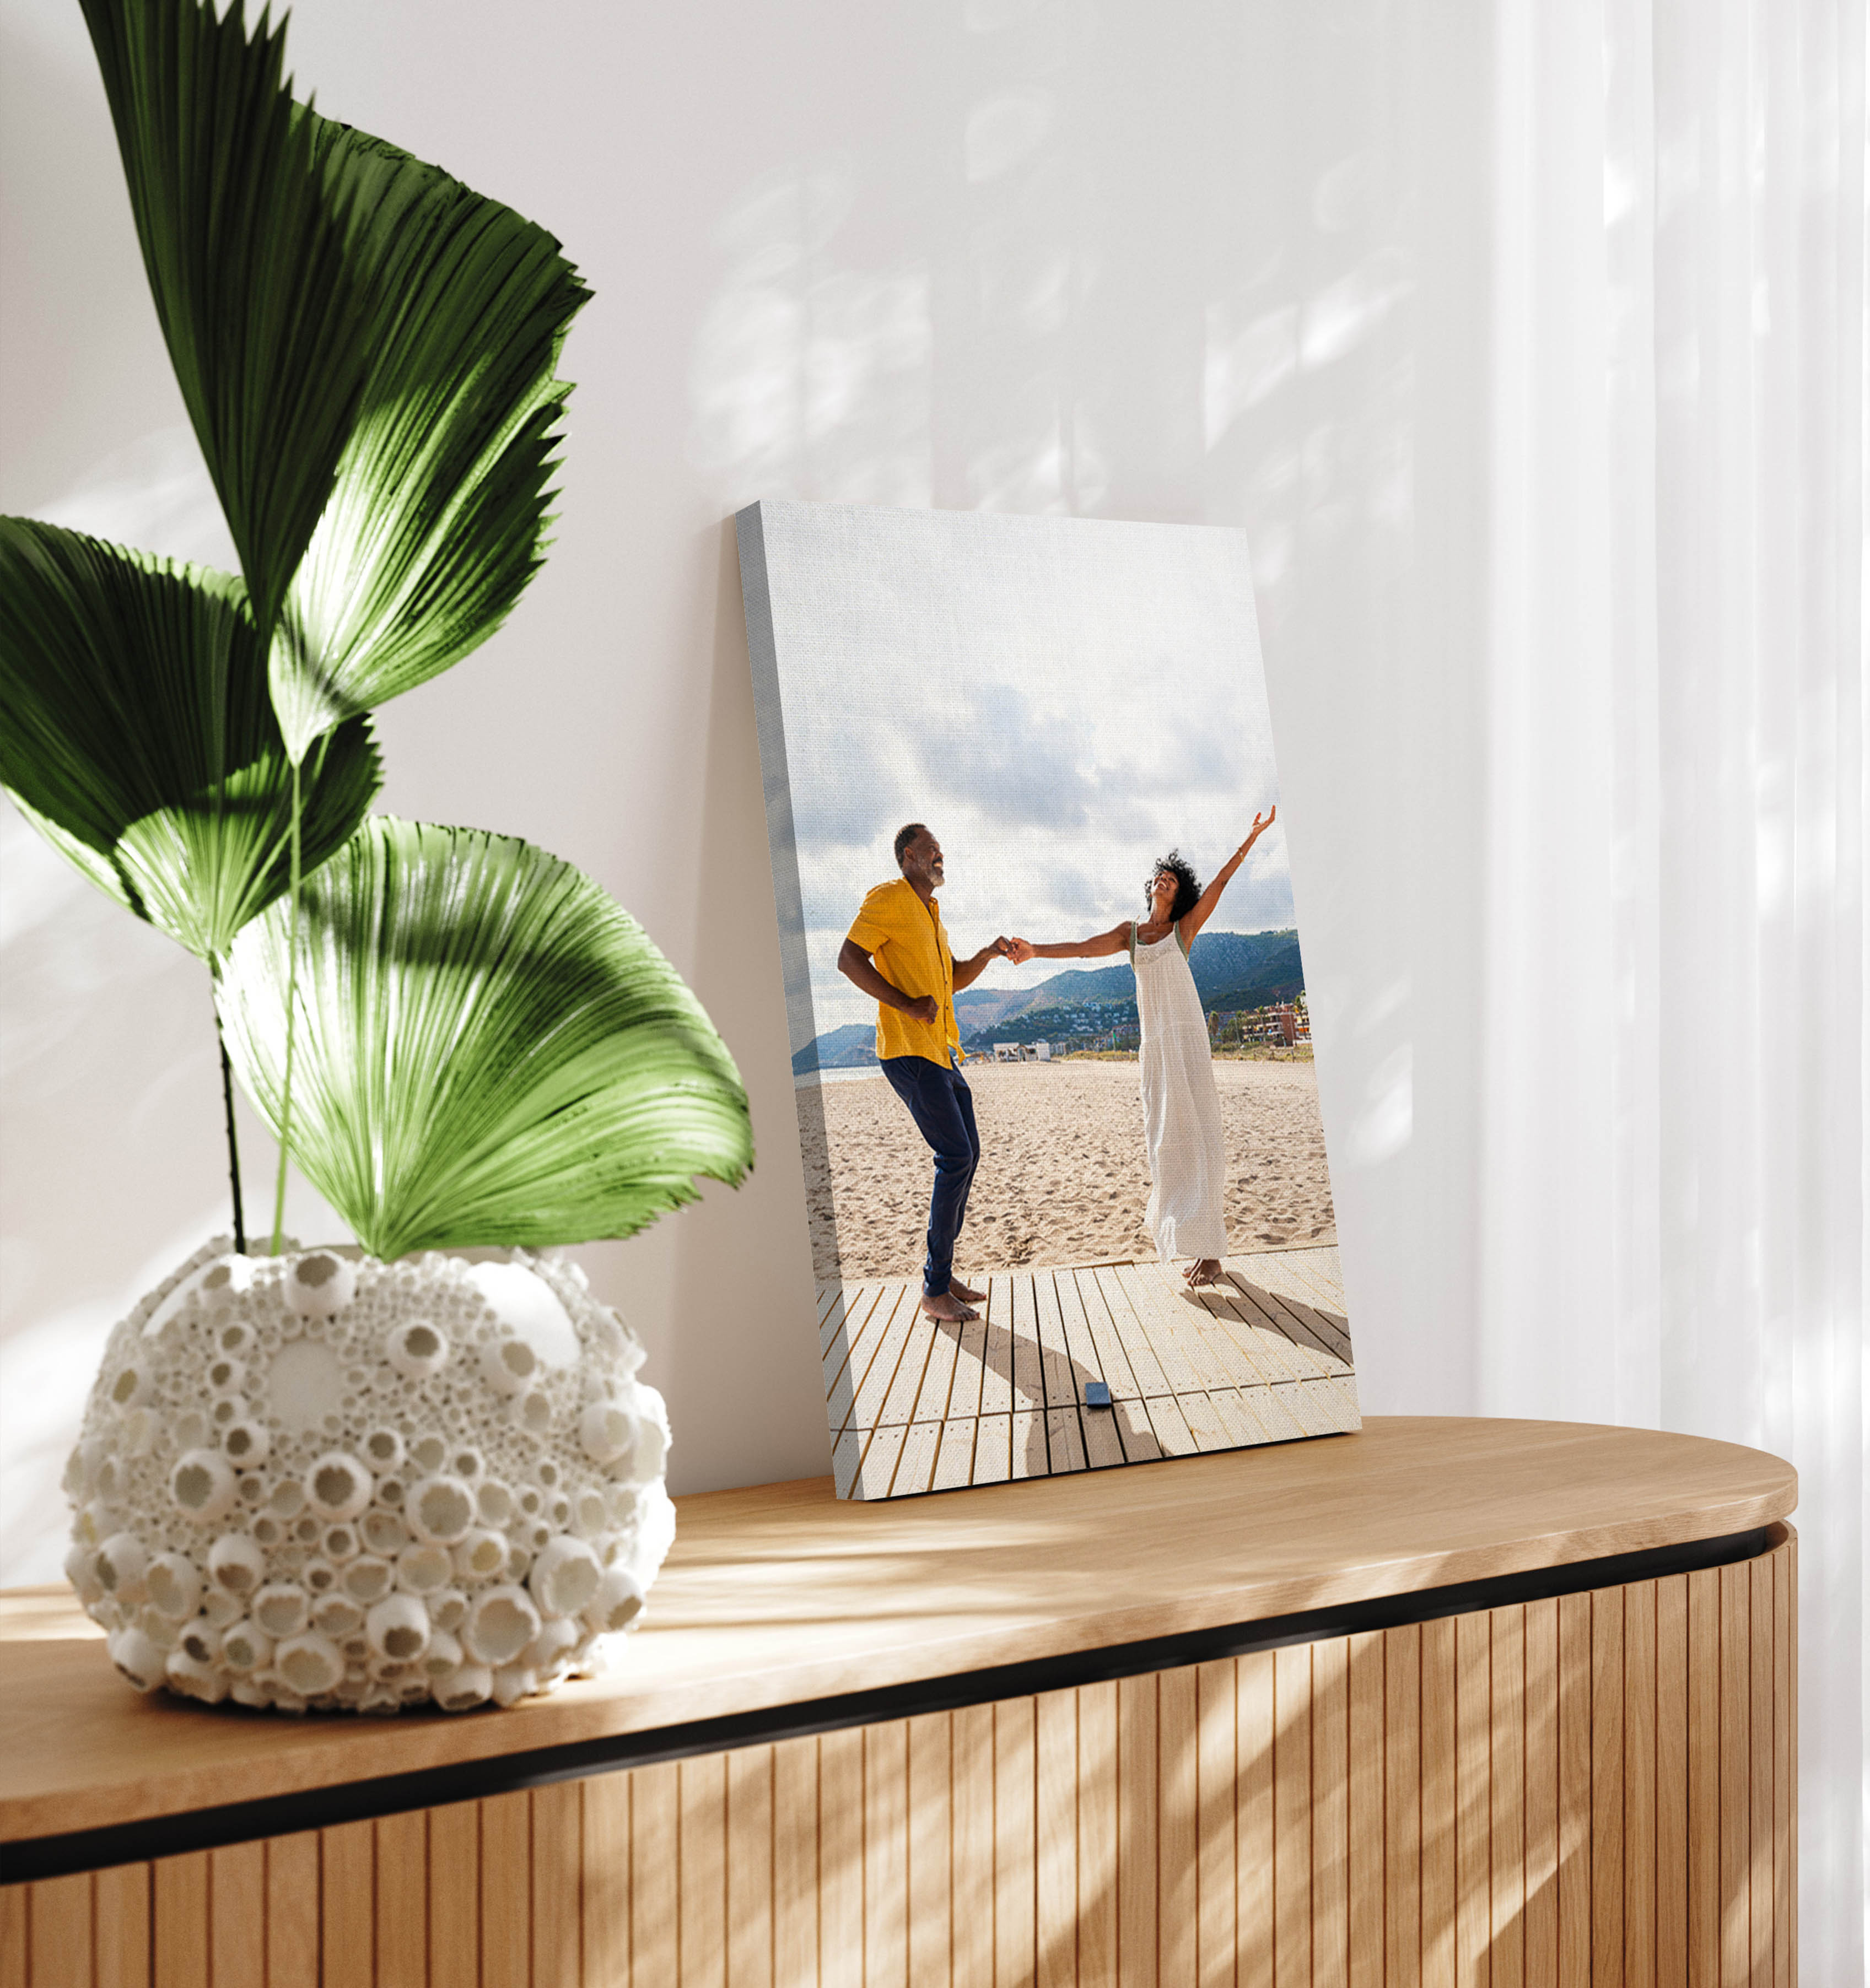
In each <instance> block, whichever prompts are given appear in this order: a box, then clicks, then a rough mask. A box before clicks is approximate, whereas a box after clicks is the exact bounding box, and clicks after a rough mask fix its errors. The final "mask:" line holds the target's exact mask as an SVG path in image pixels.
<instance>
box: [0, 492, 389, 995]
mask: <svg viewBox="0 0 1870 1988" xmlns="http://www.w3.org/2000/svg"><path fill="white" fill-rule="evenodd" d="M301 779H302V782H303V791H304V816H303V821H302V823H301V834H302V838H303V860H304V863H305V864H306V866H307V867H308V868H309V867H313V866H314V865H316V864H319V863H322V862H323V861H324V860H325V858H326V857H327V856H329V855H330V854H331V853H332V851H333V850H335V849H337V848H338V847H340V846H341V845H342V844H344V842H345V841H346V840H347V839H348V838H349V837H350V836H351V833H352V832H353V831H354V830H355V828H356V827H357V823H359V822H360V821H361V820H362V819H363V817H364V811H365V810H367V809H368V807H369V806H370V803H371V799H372V797H373V796H374V794H375V793H376V791H377V788H378V784H379V783H380V779H381V775H380V773H379V769H378V762H377V752H376V747H375V745H374V742H372V740H371V735H370V730H369V726H368V722H366V721H364V720H363V719H354V720H352V721H351V722H350V723H349V724H347V725H344V726H343V727H342V728H341V729H339V730H338V731H337V732H334V733H332V734H331V735H330V737H329V738H328V739H326V740H324V742H323V743H322V745H321V748H320V750H319V751H318V752H315V753H314V754H313V756H312V757H311V758H310V760H308V761H307V764H306V766H305V767H304V769H303V773H302V776H301ZM0 784H4V785H5V786H6V788H7V789H8V791H9V792H10V793H12V796H13V797H14V799H15V800H16V801H17V802H18V803H19V805H20V807H21V810H22V812H23V813H25V814H26V815H27V816H28V817H29V819H30V820H32V821H33V822H34V823H36V825H37V826H38V827H39V828H40V829H41V830H42V831H43V832H44V833H45V834H46V837H47V838H48V839H49V840H50V841H51V842H52V843H53V844H54V845H55V846H56V847H57V848H59V850H62V851H63V853H64V854H66V856H68V857H69V858H70V859H71V860H72V861H73V863H75V864H76V865H77V866H78V867H79V868H80V870H82V871H83V872H84V874H86V876H87V877H90V879H91V881H92V882H93V883H94V884H97V886H98V887H100V889H102V890H104V891H108V892H109V893H110V895H111V896H112V897H113V898H116V899H117V901H119V902H120V903H121V904H126V905H127V906H128V907H129V908H130V910H131V911H134V912H135V913H136V914H137V916H138V917H140V918H147V920H148V921H150V923H151V924H152V925H156V926H158V927H160V928H161V930H163V931H166V932H167V933H168V935H170V937H171V938H175V939H178V940H180V941H181V943H182V944H183V945H185V946H186V947H187V948H188V950H189V951H190V952H193V953H196V954H198V955H200V956H201V957H202V958H204V959H208V960H211V961H212V960H218V959H219V958H221V957H222V955H225V952H226V951H227V948H228V947H229V945H230V944H231V943H232V940H233V937H234V935H235V932H236V931H239V929H240V928H241V926H242V925H245V924H246V922H247V921H248V920H249V919H250V918H253V917H255V916H256V915H258V914H259V912H261V911H264V910H265V909H266V907H267V905H269V904H271V903H272V902H273V901H274V900H275V899H276V898H278V897H279V895H280V894H282V893H283V891H285V890H286V887H287V884H288V882H289V880H290V837H291V825H292V800H293V769H292V764H291V762H290V760H289V759H287V757H286V749H285V742H284V740H283V739H282V738H281V737H280V735H279V725H278V722H277V720H276V718H274V716H273V706H272V703H271V701H270V699H269V696H268V695H267V685H266V664H265V658H264V651H263V647H262V645H261V643H260V641H259V634H258V631H256V629H255V627H254V625H253V618H252V614H251V613H250V612H249V608H248V605H247V598H246V589H245V588H244V587H242V584H241V583H240V582H239V580H237V579H235V577H233V576H232V575H231V574H228V573H215V572H212V571H210V570H208V569H206V568H205V567H199V566H185V565H182V564H181V563H178V562H175V561H171V560H162V559H158V558H157V557H156V556H154V554H153V553H135V552H127V551H125V550H124V549H123V548H121V547H120V546H110V545H106V544H105V543H103V541H102V540H100V539H92V538H86V536H83V534H82V533H81V532H68V531H65V530H63V529H60V528H59V527H58V526H54V525H46V524H41V523H39V522H37V521H36V520H34V519H26V518H0Z"/></svg>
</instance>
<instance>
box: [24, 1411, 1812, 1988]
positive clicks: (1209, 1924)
mask: <svg viewBox="0 0 1870 1988" xmlns="http://www.w3.org/2000/svg"><path fill="white" fill-rule="evenodd" d="M1796 1496H1797V1487H1796V1480H1795V1479H1794V1474H1793V1472H1792V1471H1791V1469H1790V1467H1789V1466H1787V1465H1786V1464H1784V1463H1783V1462H1780V1461H1778V1460H1777V1459H1774V1458H1772V1457H1769V1456H1766V1455H1761V1454H1760V1453H1759V1452H1756V1451H1752V1450H1746V1449H1739V1448H1736V1447H1735V1446H1733V1445H1728V1444H1723V1443H1716V1442H1707V1441H1704V1440H1701V1439H1696V1438H1692V1437H1686V1436H1675V1435H1659V1434H1656V1433H1653V1432H1645V1431H1639V1430H1631V1429H1618V1428H1596V1427H1588V1426H1583V1425H1567V1424H1559V1423H1543V1422H1505V1421H1466V1420H1453V1419H1439V1418H1372V1419H1371V1420H1370V1421H1369V1422H1367V1423H1366V1425H1365V1427H1364V1432H1363V1433H1362V1434H1360V1435H1350V1436H1335V1437H1330V1438H1326V1439H1320V1440H1318V1441H1315V1442H1302V1443H1293V1444H1289V1445H1281V1446H1279V1447H1276V1448H1271V1449H1256V1450H1246V1451H1234V1452H1224V1453H1221V1454H1217V1455H1207V1456H1198V1457H1191V1458H1187V1459H1181V1460H1179V1461H1177V1462H1170V1463H1164V1464H1160V1465H1152V1466H1148V1467H1147V1468H1137V1469H1123V1470H1113V1471H1107V1472H1094V1473H1091V1474H1089V1475H1086V1476H1073V1477H1070V1478H1065V1479H1048V1480H1042V1481H1035V1482H1031V1483H1015V1484H1008V1485H1004V1486H993V1487H987V1488H982V1489H975V1490H969V1491H962V1492H956V1493H947V1494H943V1495H941V1496H934V1497H929V1498H923V1499H906V1500H899V1501H893V1502H890V1503H880V1504H862V1503H849V1502H841V1501H839V1500H838V1499H835V1498H834V1497H833V1496H832V1495H831V1486H830V1483H829V1480H828V1479H810V1480H806V1481H804V1482H801V1483H793V1484H781V1485H772V1486H764V1487H761V1488H759V1489H750V1490H740V1491H729V1492H717V1493H710V1494H708V1495H706V1496H698V1497H693V1498H687V1499H682V1500H680V1501H679V1513H680V1528H679V1534H678V1538H677V1542H676V1547H675V1550H674V1552H673V1554H672V1555H671V1557H670V1560H669V1564H668V1567H666V1570H665V1571H664V1573H663V1574H662V1578H661V1580H660V1581H659V1583H658V1584H657V1586H656V1590H655V1591H654V1594H653V1596H652V1608H651V1612H650V1614H649V1617H648V1618H647V1619H646V1620H645V1625H644V1627H643V1628H642V1631H640V1632H639V1634H638V1635H635V1637H633V1638H630V1639H629V1640H628V1642H627V1643H626V1644H625V1645H624V1646H623V1649H622V1655H621V1656H620V1658H619V1661H618V1665H617V1667H616V1668H615V1671H614V1672H612V1673H611V1675H608V1676H606V1677H605V1678H602V1679H596V1680H593V1681H591V1682H587V1683H581V1684H577V1685H571V1686H568V1687H567V1688H566V1689H564V1690H562V1691H561V1692H558V1693H557V1694H556V1695H554V1696H552V1697H551V1698H549V1699H542V1700H539V1701H537V1702H531V1703H529V1704H527V1705H523V1706H520V1707H517V1708H516V1709H513V1710H512V1711H509V1712H493V1711H487V1712H476V1713H473V1714H470V1715H467V1716H463V1717H459V1718H454V1719H450V1718H448V1717H445V1716H442V1715H426V1716H405V1717H402V1718H400V1719H391V1720H363V1719H355V1718H337V1717H327V1718H310V1719H302V1720H297V1721H294V1720H290V1719H282V1718H280V1717H279V1716H275V1715H270V1714H256V1713H250V1712H242V1711H240V1710H238V1709H232V1708H229V1707H219V1708H216V1709H213V1710H208V1709H203V1708H201V1707H198V1706H190V1705H187V1704H185V1703H182V1702H178V1701H175V1700H173V1699H167V1698H164V1697H156V1698H151V1699H141V1698H138V1697H137V1696H135V1695H134V1693H132V1692H130V1690H129V1689H128V1688H127V1686H125V1685H124V1684H123V1683H122V1682H120V1680H118V1679H117V1678H116V1676H115V1675H114V1674H113V1672H111V1670H110V1666H109V1664H108V1662H107V1660H106V1658H105V1655H104V1651H103V1643H102V1641H101V1638H100V1637H99V1636H98V1635H97V1633H96V1631H94V1630H93V1628H92V1627H91V1625H90V1624H89V1623H88V1622H86V1621H84V1619H83V1617H82V1616H81V1615H80V1614H79V1613H78V1611H77V1609H76V1605H75V1604H74V1603H73V1600H72V1597H70V1596H69V1594H68V1593H64V1592H63V1591H51V1590H46V1591H29V1592H22V1593H17V1594H12V1595H9V1596H6V1597H0V1860H4V1862H3V1863H0V1878H5V1879H6V1880H8V1881H6V1882H5V1883H4V1884H3V1885H0V1988H25V1984H30V1988H53V1984H60V1988H62V1984H66V1983H73V1984H84V1988H91V1984H97V1988H115V1984H118V1983H137V1984H145V1983H149V1984H159V1988H171V1984H188V1988H197V1984H210V1983H211V1984H212V1988H231V1984H235V1983H255V1984H260V1983H266V1984H272V1985H273V1988H285V1984H305V1988H310V1984H313V1983H320V1982H322V1983H330V1984H334V1988H348V1984H351V1983H358V1984H364V1983H383V1984H386V1988H387V1985H388V1984H404V1983H408V1984H418V1983H419V1984H425V1988H427V1985H428V1984H432V1988H455V1984H461V1988H470V1985H471V1988H505V1984H509V1983H511V1984H531V1988H561V1984H571V1983H588V1984H591V1988H600V1984H601V1988H612V1984H618V1988H621V1984H625V1983H629V1984H632V1988H662V1984H670V1988H677V1984H679V1988H689V1984H692V1983H719V1984H735V1985H736V1988H737V1985H738V1984H741V1983H761V1984H773V1985H774V1988H793V1984H796V1983H823V1984H827V1988H828V1984H831V1983H852V1984H855V1983H863V1984H866V1988H874V1984H877V1983H903V1984H912V1985H913V1988H923V1984H926V1983H953V1984H955V1985H956V1988H974V1984H981V1988H990V1985H991V1984H1000V1983H1024V1982H1036V1983H1072V1982H1079V1981H1083V1982H1087V1983H1088V1982H1121V1983H1126V1984H1129V1983H1147V1984H1156V1983H1160V1984H1163V1988H1168V1984H1170V1983H1182V1982H1190V1983H1194V1982H1199V1983H1204V1984H1205V1983H1216V1982H1226V1983H1239V1984H1242V1988H1245V1985H1246V1984H1255V1988H1299V1984H1306V1988H1309V1985H1310V1984H1314V1983H1316V1984H1323V1983H1341V1984H1344V1985H1345V1988H1360V1984H1365V1983H1368V1984H1372V1988H1374V1984H1376V1983H1384V1984H1387V1985H1388V1988H1394V1984H1398V1983H1404V1984H1408V1988H1431V1984H1440V1983H1449V1984H1454V1983H1459V1984H1462V1988H1467V1984H1469V1983H1487V1984H1489V1988H1519V1984H1522V1983H1523V1984H1525V1988H1539V1984H1552V1988H1560V1984H1570V1983H1587V1982H1588V1983H1593V1984H1600V1985H1601V1984H1605V1983H1613V1984H1616V1988H1646V1984H1648V1983H1651V1982H1655V1983H1772V1984H1775V1988H1791V1984H1792V1983H1794V1981H1795V1980H1796V1978H1797V1950H1796V1937H1797V1932H1796V1923H1795V1916H1794V1900H1795V1897H1796V1884H1795V1882H1794V1875H1795V1859H1796V1854H1797V1832H1796V1824H1795V1813H1796V1799H1795V1797H1796V1783H1795V1779H1794V1746H1795V1740H1796V1732H1797V1695H1796V1682H1795V1680H1796V1629H1795V1624H1796V1615H1797V1611H1796V1605H1795V1604H1796V1568H1797V1561H1796V1554H1797V1546H1796V1542H1795V1541H1794V1538H1793V1537H1792V1535H1791V1533H1790V1530H1789V1529H1788V1528H1787V1526H1785V1525H1784V1523H1782V1521H1783V1520H1784V1518H1785V1517H1786V1516H1787V1514H1788V1513H1790V1511H1791V1510H1792V1508H1793V1506H1794V1502H1795V1499H1796Z"/></svg>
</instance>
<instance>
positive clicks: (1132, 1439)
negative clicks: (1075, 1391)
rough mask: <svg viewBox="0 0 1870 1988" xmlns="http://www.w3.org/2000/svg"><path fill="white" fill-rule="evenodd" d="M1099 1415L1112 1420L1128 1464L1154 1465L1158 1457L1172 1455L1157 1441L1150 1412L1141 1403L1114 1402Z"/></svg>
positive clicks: (1124, 1459)
mask: <svg viewBox="0 0 1870 1988" xmlns="http://www.w3.org/2000/svg"><path fill="white" fill-rule="evenodd" d="M1098 1413H1099V1416H1100V1417H1101V1416H1103V1415H1109V1418H1110V1425H1111V1427H1112V1428H1114V1429H1115V1430H1116V1439H1117V1441H1118V1442H1120V1443H1121V1444H1122V1445H1123V1461H1124V1462H1126V1463H1153V1462H1155V1461H1156V1459H1157V1458H1158V1457H1161V1456H1167V1455H1170V1453H1171V1452H1169V1451H1167V1450H1165V1449H1164V1448H1163V1446H1162V1445H1161V1444H1160V1442H1157V1439H1156V1431H1155V1429H1154V1427H1153V1425H1151V1423H1150V1418H1149V1415H1148V1412H1147V1410H1146V1409H1145V1408H1144V1407H1143V1404H1142V1403H1141V1402H1140V1401H1113V1402H1112V1403H1111V1405H1110V1406H1109V1408H1107V1409H1103V1408H1100V1409H1099V1411H1098Z"/></svg>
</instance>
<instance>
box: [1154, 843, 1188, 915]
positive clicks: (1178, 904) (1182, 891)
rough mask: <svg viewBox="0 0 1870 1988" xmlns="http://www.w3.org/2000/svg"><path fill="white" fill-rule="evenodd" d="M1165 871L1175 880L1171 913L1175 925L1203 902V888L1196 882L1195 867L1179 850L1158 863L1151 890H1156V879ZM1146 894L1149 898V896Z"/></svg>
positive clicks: (1173, 850) (1170, 853) (1172, 850)
mask: <svg viewBox="0 0 1870 1988" xmlns="http://www.w3.org/2000/svg"><path fill="white" fill-rule="evenodd" d="M1165 871H1166V872H1167V874H1169V875H1170V876H1171V877H1174V879H1175V903H1174V906H1173V907H1172V908H1171V909H1170V912H1169V918H1170V922H1171V923H1174V921H1176V920H1177V919H1180V918H1186V917H1187V915H1188V914H1189V913H1190V912H1191V911H1193V910H1194V908H1195V906H1196V905H1197V904H1198V903H1199V902H1200V901H1201V884H1199V882H1198V881H1197V880H1196V877H1195V874H1194V865H1193V864H1191V862H1190V861H1189V860H1188V859H1187V857H1185V856H1184V855H1183V854H1182V853H1181V850H1179V849H1171V850H1170V851H1169V853H1168V854H1167V856H1164V857H1161V858H1160V860H1158V861H1157V864H1156V867H1155V868H1154V870H1153V871H1150V890H1152V891H1153V890H1154V888H1155V885H1156V879H1157V877H1160V876H1161V875H1162V874H1164V872H1165ZM1145 896H1146V897H1147V892H1146V893H1145Z"/></svg>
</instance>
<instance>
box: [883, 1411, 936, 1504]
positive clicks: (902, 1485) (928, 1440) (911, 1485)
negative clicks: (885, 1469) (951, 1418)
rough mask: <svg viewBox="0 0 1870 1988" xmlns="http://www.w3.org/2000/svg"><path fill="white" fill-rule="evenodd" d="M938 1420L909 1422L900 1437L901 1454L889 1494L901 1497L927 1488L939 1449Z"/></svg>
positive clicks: (931, 1481)
mask: <svg viewBox="0 0 1870 1988" xmlns="http://www.w3.org/2000/svg"><path fill="white" fill-rule="evenodd" d="M941 1431H942V1425H941V1424H940V1422H911V1423H910V1425H909V1427H908V1428H907V1429H906V1431H905V1432H904V1433H903V1455H902V1458H901V1460H900V1461H899V1462H898V1463H897V1465H896V1484H895V1486H894V1487H893V1489H892V1491H891V1493H890V1495H891V1496H893V1497H896V1498H904V1497H909V1496H913V1494H914V1493H916V1492H918V1491H927V1490H928V1489H930V1486H931V1485H932V1483H933V1479H934V1476H935V1459H936V1457H937V1455H939V1454H940V1450H941Z"/></svg>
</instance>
